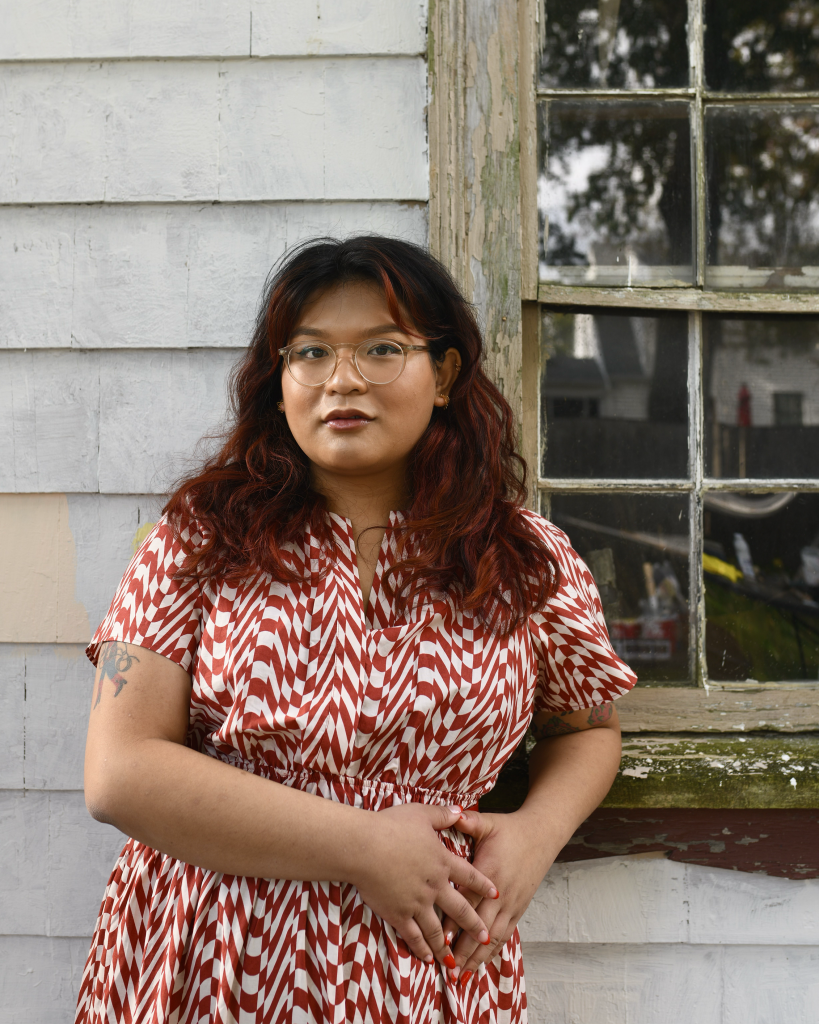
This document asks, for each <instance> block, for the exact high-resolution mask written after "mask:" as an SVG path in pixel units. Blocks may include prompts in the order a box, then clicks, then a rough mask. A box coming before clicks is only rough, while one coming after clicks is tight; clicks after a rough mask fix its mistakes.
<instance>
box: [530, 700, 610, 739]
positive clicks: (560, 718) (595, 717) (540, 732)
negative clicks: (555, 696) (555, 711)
mask: <svg viewBox="0 0 819 1024" xmlns="http://www.w3.org/2000/svg"><path fill="white" fill-rule="evenodd" d="M573 714H575V712H574V711H568V712H566V714H565V715H552V717H551V718H548V719H547V720H546V721H545V722H542V723H540V724H538V725H533V726H532V735H533V736H534V738H535V740H545V739H547V738H548V737H550V736H566V735H567V734H568V733H571V732H583V729H582V728H581V727H580V726H577V725H572V724H571V722H567V721H566V718H567V717H568V715H573ZM613 714H614V704H613V703H612V702H609V703H608V704H600V705H599V706H598V707H596V708H589V717H588V718H587V719H586V721H587V722H588V724H589V726H595V725H605V723H606V722H608V721H609V720H610V718H611V716H612V715H613Z"/></svg>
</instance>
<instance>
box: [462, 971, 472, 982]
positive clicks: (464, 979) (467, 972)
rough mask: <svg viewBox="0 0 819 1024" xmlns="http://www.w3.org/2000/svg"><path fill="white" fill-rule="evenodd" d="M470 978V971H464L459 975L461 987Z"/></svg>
mask: <svg viewBox="0 0 819 1024" xmlns="http://www.w3.org/2000/svg"><path fill="white" fill-rule="evenodd" d="M471 977H472V971H464V973H463V974H462V975H461V985H465V984H466V983H467V982H468V981H469V979H470V978H471Z"/></svg>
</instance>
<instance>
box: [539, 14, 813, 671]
mask: <svg viewBox="0 0 819 1024" xmlns="http://www.w3.org/2000/svg"><path fill="white" fill-rule="evenodd" d="M539 19H540V22H539V23H540V58H539V70H538V85H537V136H538V152H537V214H538V225H539V227H538V233H539V253H538V279H539V286H538V302H539V315H538V317H537V319H536V323H537V330H538V331H539V339H540V340H539V348H540V359H541V372H540V377H539V380H540V481H539V491H540V496H541V507H542V510H543V511H544V513H545V514H547V515H548V516H549V517H550V518H551V519H552V520H553V521H554V522H555V523H556V524H557V525H558V526H560V527H561V528H563V529H565V530H566V532H567V533H568V534H569V536H570V537H571V539H572V542H573V544H574V546H575V547H576V548H577V549H578V551H579V552H580V554H581V555H582V556H583V557H584V558H585V559H586V561H587V563H588V564H589V567H590V569H591V571H592V573H593V574H594V576H595V578H596V580H597V583H598V585H599V587H600V591H601V597H602V600H603V604H604V611H605V614H606V618H607V622H608V625H609V631H610V633H611V636H612V639H613V642H614V644H615V646H616V647H617V649H618V650H619V652H620V653H621V654H622V655H623V657H624V658H625V659H626V660H627V661H629V662H630V663H631V664H632V666H633V667H634V669H635V670H636V672H637V674H638V677H639V678H640V680H641V682H644V683H661V684H664V685H682V686H684V685H696V684H702V683H704V682H708V683H711V684H716V685H723V686H728V687H730V686H731V685H732V684H734V685H736V684H739V683H742V682H743V681H746V680H748V679H753V680H757V681H759V682H764V683H777V682H788V681H790V682H793V681H809V680H810V681H814V682H815V681H816V680H817V679H819V198H817V197H818V196H819V0H765V2H764V3H763V2H762V0H690V2H688V3H686V0H579V2H578V0H541V4H540V10H539Z"/></svg>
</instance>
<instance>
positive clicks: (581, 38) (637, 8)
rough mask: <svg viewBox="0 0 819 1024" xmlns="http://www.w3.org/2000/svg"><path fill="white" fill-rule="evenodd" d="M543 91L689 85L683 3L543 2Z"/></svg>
mask: <svg viewBox="0 0 819 1024" xmlns="http://www.w3.org/2000/svg"><path fill="white" fill-rule="evenodd" d="M545 7H546V29H545V37H544V45H543V53H542V56H541V60H540V81H541V85H542V86H544V87H545V88H547V89H548V88H564V89H565V88H568V89H582V88H593V89H655V88H656V89H662V88H665V89H673V88H685V86H687V85H688V45H687V40H686V16H687V9H686V8H687V5H686V2H685V0H580V2H579V3H578V2H577V0H546V4H545Z"/></svg>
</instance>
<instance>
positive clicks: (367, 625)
mask: <svg viewBox="0 0 819 1024" xmlns="http://www.w3.org/2000/svg"><path fill="white" fill-rule="evenodd" d="M328 515H330V516H331V517H332V518H333V519H335V520H336V521H337V522H338V523H343V525H344V528H345V530H346V533H347V540H348V543H349V547H350V563H351V564H350V569H351V572H352V577H353V583H354V587H355V593H356V597H357V598H358V607H359V611H360V614H361V622H362V625H363V627H364V629H365V631H367V632H371V631H372V630H373V629H376V628H378V627H377V626H376V625H375V622H374V618H373V615H372V610H373V607H374V603H375V602H376V601H377V599H378V597H379V596H380V594H381V578H382V576H383V573H384V565H385V562H386V558H387V553H388V551H389V547H390V528H391V527H393V526H395V524H396V522H398V521H400V520H401V519H403V514H402V513H401V512H400V511H398V510H396V509H393V510H392V511H391V512H390V518H389V522H388V523H387V525H386V526H385V527H384V535H383V536H382V538H381V544H380V545H379V548H378V558H377V559H376V562H375V569H374V571H373V578H372V583H371V584H370V593H369V596H368V598H367V603H366V605H365V604H364V591H363V589H362V586H361V573H360V572H359V569H358V551H357V548H356V542H355V532H354V531H353V523H352V520H351V519H348V518H347V516H341V515H339V514H338V513H337V512H330V513H328Z"/></svg>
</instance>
